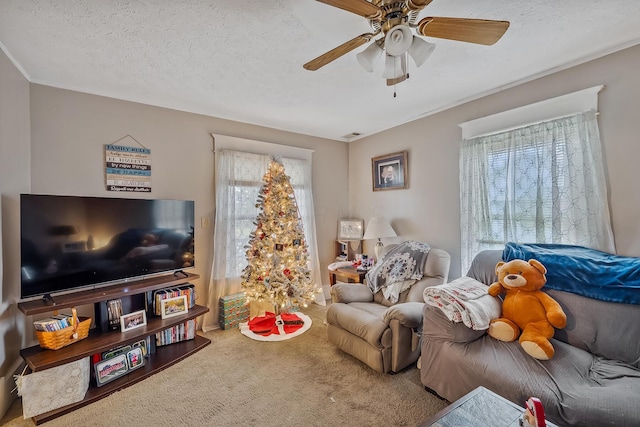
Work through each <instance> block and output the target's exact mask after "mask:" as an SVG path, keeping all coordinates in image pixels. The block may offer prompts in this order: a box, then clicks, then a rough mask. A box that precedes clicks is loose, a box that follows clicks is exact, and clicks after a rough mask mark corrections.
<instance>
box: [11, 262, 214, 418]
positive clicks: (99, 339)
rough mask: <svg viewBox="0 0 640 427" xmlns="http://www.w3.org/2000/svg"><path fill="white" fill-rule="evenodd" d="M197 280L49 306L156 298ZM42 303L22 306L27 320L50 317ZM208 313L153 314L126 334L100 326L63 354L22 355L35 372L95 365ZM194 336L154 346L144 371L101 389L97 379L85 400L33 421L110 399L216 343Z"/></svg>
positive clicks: (35, 351) (145, 284)
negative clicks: (109, 353) (91, 362)
mask: <svg viewBox="0 0 640 427" xmlns="http://www.w3.org/2000/svg"><path fill="white" fill-rule="evenodd" d="M197 278H198V276H197V275H194V274H189V275H187V276H185V277H180V278H176V276H173V275H168V276H165V279H164V280H162V279H161V278H153V279H147V280H146V281H144V280H143V281H140V282H136V283H123V284H121V285H114V287H109V289H95V290H93V292H89V291H83V295H84V298H85V299H82V298H79V297H77V296H73V297H70V296H69V297H66V296H65V298H60V299H57V300H56V305H55V306H48V308H49V310H48V311H54V310H58V309H63V308H68V307H74V306H76V305H83V304H90V303H94V304H96V305H99V304H100V303H103V302H104V301H106V300H111V299H114V298H125V297H129V296H131V295H140V294H147V293H149V294H151V293H152V291H154V290H157V289H162V288H168V287H174V286H179V285H184V284H185V283H187V282H189V281H191V280H194V279H197ZM142 296H143V297H144V298H143V299H146V298H147V296H146V295H142ZM41 304H42V302H41V301H37V302H35V303H34V302H33V301H31V302H27V303H21V304H20V305H21V307H20V310H21V311H22V312H23V313H25V314H27V315H31V314H36V313H44V312H46V310H43V309H42V307H41V306H40V305H41ZM208 311H209V309H208V308H207V307H203V306H200V305H197V304H196V305H193V306H192V307H190V308H189V309H188V311H185V312H184V313H180V314H179V315H175V316H171V317H167V318H162V317H158V316H155V315H153V314H151V315H150V316H149V317H148V318H146V323H145V324H144V325H142V326H138V327H135V328H132V329H130V330H127V331H125V332H121V331H120V330H116V331H106V332H105V331H103V330H102V329H101V328H100V327H96V328H94V329H93V330H91V331H90V332H89V336H88V337H87V338H85V339H83V340H80V341H77V342H74V343H72V344H70V345H68V346H65V347H62V348H60V349H58V350H48V349H45V348H42V347H41V346H39V345H35V346H32V347H28V348H25V349H22V350H21V351H20V355H21V356H22V358H23V359H24V360H25V362H26V364H27V366H28V367H29V368H30V370H31V371H32V372H34V373H37V372H38V371H43V370H46V369H50V368H54V367H57V366H60V365H64V364H67V363H70V362H74V361H76V360H79V359H82V358H85V357H91V359H90V360H93V356H94V355H98V354H102V353H103V352H106V351H108V350H111V349H114V348H118V347H122V346H126V345H129V344H133V343H135V342H138V341H140V340H143V339H146V338H147V337H150V338H151V340H152V341H154V340H155V339H156V334H157V333H161V332H162V331H164V330H166V329H171V328H174V327H176V326H178V325H181V324H184V323H186V322H195V319H196V318H197V317H199V316H202V315H204V314H205V313H207V312H208ZM194 326H195V325H194ZM194 332H195V331H194ZM193 335H194V338H192V339H188V340H184V341H180V342H174V343H172V344H171V345H163V346H154V347H155V351H154V352H149V354H148V355H147V357H146V360H145V363H144V366H140V367H139V369H135V370H132V371H131V372H129V373H127V374H126V375H123V376H122V377H120V378H117V379H115V380H113V381H111V382H109V383H106V384H103V385H101V386H100V387H98V386H97V384H96V382H95V380H94V379H92V380H91V382H90V385H89V389H88V391H87V393H86V395H85V397H84V399H83V400H81V401H79V402H76V403H73V404H70V405H67V406H64V407H62V408H58V409H55V410H52V411H49V412H46V413H43V414H40V415H37V416H35V417H33V418H32V419H33V421H34V422H35V423H36V424H40V423H43V422H46V421H49V420H51V419H53V418H56V417H59V416H61V415H63V414H66V413H68V412H71V411H73V410H75V409H77V408H79V407H81V406H84V405H86V404H88V403H91V402H94V401H96V400H98V399H101V398H103V397H106V396H108V395H109V394H111V393H113V392H114V391H117V390H120V389H122V388H125V387H128V386H130V385H132V384H135V383H136V382H139V381H141V380H143V379H145V378H147V377H148V376H150V375H153V374H154V373H156V372H159V371H160V370H163V369H165V368H167V367H168V366H171V365H172V364H174V363H176V362H177V361H179V360H182V359H184V358H186V357H188V356H190V355H191V354H193V353H195V352H196V351H198V350H200V349H202V348H204V347H205V346H207V345H209V344H210V343H211V341H210V340H209V339H207V338H205V337H203V336H200V335H198V334H196V333H194V334H193ZM190 336H191V335H190Z"/></svg>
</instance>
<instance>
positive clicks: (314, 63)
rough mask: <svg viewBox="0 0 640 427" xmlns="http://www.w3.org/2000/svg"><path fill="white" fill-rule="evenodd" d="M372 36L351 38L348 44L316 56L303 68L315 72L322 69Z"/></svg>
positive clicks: (365, 35)
mask: <svg viewBox="0 0 640 427" xmlns="http://www.w3.org/2000/svg"><path fill="white" fill-rule="evenodd" d="M373 36H374V34H372V33H366V34H361V35H359V36H358V37H355V38H352V39H351V40H349V41H348V42H346V43H343V44H341V45H340V46H338V47H336V48H334V49H331V50H330V51H329V52H327V53H325V54H323V55H320V56H318V57H317V58H316V59H313V60H311V61H309V62H307V63H306V64H304V65H303V67H304V69H305V70H309V71H316V70H317V69H318V68H320V67H324V66H325V65H327V64H328V63H330V62H332V61H335V60H336V59H338V58H340V57H341V56H342V55H344V54H346V53H349V52H351V51H352V50H353V49H356V48H358V47H360V46H362V45H363V44H365V43H367V42H368V41H369V40H371V37H373Z"/></svg>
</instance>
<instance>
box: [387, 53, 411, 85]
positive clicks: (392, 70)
mask: <svg viewBox="0 0 640 427" xmlns="http://www.w3.org/2000/svg"><path fill="white" fill-rule="evenodd" d="M403 62H404V61H402V57H397V56H392V55H387V58H386V60H385V62H384V73H382V77H384V78H385V79H396V78H398V77H400V76H402V75H404V73H405V68H406V67H405V66H403V65H404V64H403Z"/></svg>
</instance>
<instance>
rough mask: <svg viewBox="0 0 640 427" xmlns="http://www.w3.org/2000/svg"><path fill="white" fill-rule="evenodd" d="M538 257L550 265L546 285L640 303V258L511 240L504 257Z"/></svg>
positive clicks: (599, 296)
mask: <svg viewBox="0 0 640 427" xmlns="http://www.w3.org/2000/svg"><path fill="white" fill-rule="evenodd" d="M532 258H533V259H537V260H538V261H540V262H541V263H542V264H544V266H545V267H546V268H547V284H546V285H545V287H546V288H549V289H556V290H559V291H565V292H572V293H574V294H578V295H583V296H586V297H589V298H594V299H599V300H603V301H611V302H622V303H627V304H640V258H632V257H624V256H619V255H612V254H609V253H606V252H601V251H597V250H594V249H589V248H585V247H582V246H571V245H556V244H542V243H538V244H533V243H532V244H518V243H511V242H509V243H507V244H506V245H505V247H504V251H503V252H502V259H503V260H504V261H511V260H513V259H523V260H525V261H529V260H530V259H532Z"/></svg>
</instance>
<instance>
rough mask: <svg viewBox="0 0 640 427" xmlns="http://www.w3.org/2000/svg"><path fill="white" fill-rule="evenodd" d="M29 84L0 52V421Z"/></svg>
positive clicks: (16, 334)
mask: <svg viewBox="0 0 640 427" xmlns="http://www.w3.org/2000/svg"><path fill="white" fill-rule="evenodd" d="M29 139H30V130H29V83H28V81H27V80H26V79H25V78H24V77H23V76H22V74H20V72H19V71H18V70H17V69H16V68H15V67H14V66H13V64H12V63H11V61H10V60H9V58H8V57H7V56H6V55H5V53H4V52H3V51H2V50H0V225H2V227H1V228H0V292H1V293H2V303H1V304H0V348H1V349H2V350H1V351H0V415H2V414H4V413H5V412H6V410H7V408H8V407H9V405H10V404H11V401H12V400H13V398H15V393H14V394H13V396H12V395H11V389H12V388H13V385H14V384H13V373H14V370H15V369H16V368H17V364H19V362H20V355H19V352H20V349H21V348H22V347H23V344H24V340H23V336H24V322H21V321H17V320H16V319H20V318H21V317H24V316H22V314H19V313H18V311H17V308H16V306H15V302H16V301H17V300H18V298H19V297H20V273H19V264H20V229H19V227H18V226H17V224H18V212H19V205H20V198H19V195H20V193H21V192H25V191H28V189H29V170H30V169H29V151H30V146H29Z"/></svg>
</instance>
